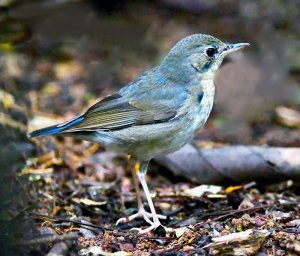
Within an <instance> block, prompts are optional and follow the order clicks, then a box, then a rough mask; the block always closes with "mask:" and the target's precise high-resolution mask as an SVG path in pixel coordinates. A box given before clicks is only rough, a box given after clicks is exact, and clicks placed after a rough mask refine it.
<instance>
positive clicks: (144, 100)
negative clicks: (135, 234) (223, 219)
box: [29, 34, 248, 232]
mask: <svg viewBox="0 0 300 256" xmlns="http://www.w3.org/2000/svg"><path fill="white" fill-rule="evenodd" d="M246 45H248V44H245V43H240V44H226V43H223V42H222V41H220V40H219V39H217V38H214V37H212V36H208V35H202V34H196V35H191V36H189V37H186V38H184V39H183V40H181V41H180V42H178V43H177V44H176V45H175V46H174V47H173V48H172V49H171V51H170V52H169V54H168V55H167V56H166V57H165V58H164V59H163V61H162V63H161V64H160V65H159V66H157V67H155V68H152V69H150V70H149V71H146V72H145V73H144V74H142V75H141V76H139V77H138V78H136V79H135V80H134V81H132V82H131V83H130V84H128V85H127V86H125V87H124V88H122V89H121V90H119V91H118V92H116V93H114V94H112V95H110V96H108V97H106V98H104V99H103V100H101V101H100V102H98V103H96V104H95V105H93V106H91V107H90V108H89V109H88V110H87V111H86V112H85V113H84V114H83V115H81V116H79V117H77V118H75V119H74V120H71V121H69V122H67V123H64V124H61V125H56V126H52V127H48V128H44V129H41V130H38V131H35V132H32V133H30V134H29V136H30V137H37V136H44V135H64V136H74V137H78V138H82V139H84V140H89V141H93V142H96V143H103V144H106V145H109V146H110V147H112V148H113V149H115V150H118V151H123V152H126V153H128V154H130V155H132V156H134V157H135V158H136V159H137V160H138V161H140V162H141V166H140V169H139V171H138V172H137V174H138V177H139V179H140V181H141V183H142V186H143V188H144V191H145V194H146V197H147V200H148V203H149V206H150V209H151V213H148V212H146V211H145V210H144V208H143V205H142V204H141V199H140V195H139V193H138V188H137V187H136V189H137V193H138V208H139V211H138V213H137V214H135V215H133V216H131V217H129V220H131V219H133V218H135V217H139V216H142V217H144V219H145V220H146V221H147V222H148V223H150V224H151V226H150V228H148V229H146V230H143V231H142V232H147V231H149V230H151V229H153V228H156V227H157V226H159V225H160V221H159V218H163V216H158V215H157V214H156V213H155V209H154V206H153V203H152V200H151V197H150V194H149V191H148V188H147V185H146V182H145V178H144V176H145V173H146V170H147V165H148V162H149V160H150V159H152V158H153V157H155V156H157V155H161V154H167V153H170V152H174V151H176V150H178V149H179V148H181V147H182V146H183V145H185V144H186V143H187V142H188V141H189V140H191V139H192V138H193V136H194V134H195V133H196V131H197V130H198V129H199V128H201V127H202V126H203V125H204V124H205V122H206V120H207V118H208V116H209V114H210V112H211V109H212V107H213V99H214V95H215V86H214V82H213V78H214V73H215V71H216V70H217V69H218V68H219V66H220V64H221V62H222V60H223V58H224V57H225V56H226V55H227V54H228V53H230V52H233V51H236V50H239V49H241V48H243V47H244V46H246ZM133 176H134V178H135V177H136V174H135V173H133ZM135 184H136V182H135ZM151 218H152V220H150V219H151ZM120 221H125V219H121V220H120Z"/></svg>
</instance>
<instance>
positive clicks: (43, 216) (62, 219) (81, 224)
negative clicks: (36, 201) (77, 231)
mask: <svg viewBox="0 0 300 256" xmlns="http://www.w3.org/2000/svg"><path fill="white" fill-rule="evenodd" d="M30 214H31V215H33V216H36V217H40V218H46V219H50V220H54V221H62V222H71V223H74V224H77V225H80V226H87V227H92V228H97V229H100V230H101V231H102V232H104V231H105V230H109V231H113V230H114V229H112V228H103V227H99V226H97V225H94V224H91V223H82V222H80V221H76V220H69V219H64V218H61V217H57V216H47V215H44V214H40V213H34V212H32V213H30Z"/></svg>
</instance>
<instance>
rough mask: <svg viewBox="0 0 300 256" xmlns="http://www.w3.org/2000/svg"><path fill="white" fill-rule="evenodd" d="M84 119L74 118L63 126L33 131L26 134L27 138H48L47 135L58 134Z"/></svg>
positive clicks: (80, 117) (81, 117)
mask: <svg viewBox="0 0 300 256" xmlns="http://www.w3.org/2000/svg"><path fill="white" fill-rule="evenodd" d="M83 119H84V117H83V116H79V117H77V118H75V119H74V120H72V121H70V122H67V123H64V124H59V125H53V126H49V127H46V128H43V129H39V130H36V131H33V132H31V133H29V134H28V137H29V138H34V137H39V136H48V135H55V134H58V133H60V132H62V131H64V130H66V129H67V128H70V127H71V126H73V125H75V124H78V123H80V122H81V121H82V120H83Z"/></svg>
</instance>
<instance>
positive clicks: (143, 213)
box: [116, 163, 167, 226]
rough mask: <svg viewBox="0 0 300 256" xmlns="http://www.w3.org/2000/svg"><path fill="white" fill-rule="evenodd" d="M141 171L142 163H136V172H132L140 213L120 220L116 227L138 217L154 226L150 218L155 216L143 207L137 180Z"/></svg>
mask: <svg viewBox="0 0 300 256" xmlns="http://www.w3.org/2000/svg"><path fill="white" fill-rule="evenodd" d="M139 170H140V163H136V165H135V170H133V169H132V171H131V172H132V177H133V181H134V187H135V191H136V197H137V203H138V212H137V213H135V214H133V215H131V216H128V217H123V218H120V219H119V220H118V221H117V222H116V225H118V224H119V223H124V222H128V221H131V220H134V219H135V218H138V217H143V218H144V220H145V221H146V222H148V223H149V224H150V225H151V226H152V225H153V224H154V222H153V221H151V220H150V219H149V218H153V214H152V213H150V212H147V211H146V210H145V208H144V206H143V203H142V197H141V192H140V188H139V184H138V180H137V173H139ZM157 217H158V218H161V219H166V218H167V217H166V216H164V215H157ZM153 219H154V218H153Z"/></svg>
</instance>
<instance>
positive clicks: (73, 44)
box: [0, 0, 300, 241]
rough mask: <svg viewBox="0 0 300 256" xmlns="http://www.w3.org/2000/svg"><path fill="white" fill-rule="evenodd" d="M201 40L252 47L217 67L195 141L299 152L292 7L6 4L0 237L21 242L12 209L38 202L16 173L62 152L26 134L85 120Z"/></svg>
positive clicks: (297, 12)
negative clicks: (88, 112)
mask: <svg viewBox="0 0 300 256" xmlns="http://www.w3.org/2000/svg"><path fill="white" fill-rule="evenodd" d="M194 33H204V34H209V35H213V36H215V37H218V38H220V39H221V40H223V41H225V42H232V43H237V42H248V43H250V44H251V47H249V48H246V49H245V50H244V51H241V52H239V53H236V54H234V55H232V56H230V58H229V59H227V60H226V61H225V63H224V64H223V66H222V68H221V69H220V71H219V72H218V75H217V78H216V86H217V95H216V103H215V106H214V109H213V113H212V116H211V118H210V119H209V121H208V123H207V125H206V126H205V128H204V129H203V130H201V131H200V132H199V134H197V136H196V140H195V141H196V142H199V143H203V141H204V142H210V141H213V142H217V143H230V144H237V143H239V144H259V145H261V144H267V145H276V146H299V144H300V136H299V127H300V121H299V120H300V114H299V113H300V112H299V111H300V40H299V38H300V2H299V1H297V0H272V1H270V0H253V1H246V0H240V1H237V0H227V1H221V0H210V1H206V0H185V1H183V0H155V1H142V0H136V1H134V0H131V1H129V0H122V1H121V0H120V1H118V0H111V1H97V0H85V1H84V0H81V1H80V0H74V1H72V0H49V1H46V0H45V1H42V0H39V1H30V0H26V1H25V0H23V1H22V0H0V129H1V133H0V145H1V148H0V153H1V157H0V175H1V180H0V197H2V198H0V201H1V208H2V210H3V209H4V211H2V214H1V217H2V219H4V222H3V223H4V224H3V232H2V231H1V233H2V234H1V236H2V241H3V239H12V237H14V238H15V237H22V235H23V234H19V233H18V234H17V235H16V234H13V235H12V232H11V230H14V227H12V226H11V223H10V224H7V220H8V219H10V218H11V216H12V215H14V214H12V212H13V211H14V210H12V211H11V212H10V214H8V213H7V211H6V210H7V209H8V208H9V207H10V209H17V208H18V209H20V207H21V208H22V209H25V208H26V207H29V208H30V207H31V201H30V196H29V197H28V196H27V195H26V193H29V189H30V188H28V186H27V185H24V182H23V181H22V180H21V179H22V177H19V176H18V175H17V173H19V172H20V170H23V171H24V166H27V165H28V161H29V160H28V159H29V158H30V157H32V156H36V155H40V154H42V153H45V152H47V151H49V150H53V149H56V148H57V147H58V146H57V142H54V141H53V140H51V139H42V140H40V142H35V143H33V142H32V141H29V140H28V139H27V138H26V133H27V131H28V130H33V129H37V128H41V127H44V126H47V125H52V124H56V123H58V122H61V121H65V120H68V119H70V118H72V117H74V116H75V115H78V114H80V113H81V112H82V111H83V110H84V109H85V108H86V107H88V106H90V105H91V104H93V103H94V102H95V101H96V100H98V99H101V98H102V97H104V96H105V95H107V94H109V93H112V92H113V91H115V90H117V89H118V88H120V87H122V86H124V85H126V84H127V83H128V82H130V81H131V80H133V79H134V78H135V77H136V76H138V75H139V74H141V73H143V72H144V71H145V70H147V69H149V68H151V67H153V66H155V65H158V64H159V63H160V61H161V60H162V58H163V57H164V56H165V55H166V54H167V52H168V51H169V50H170V48H171V47H172V46H173V45H174V44H175V43H176V42H177V41H178V40H180V39H182V38H183V37H186V36H188V35H191V34H194ZM72 145H73V144H71V146H70V148H72ZM64 150H65V149H64ZM69 150H71V149H69ZM79 151H80V150H79ZM26 164H27V165H26ZM24 197H26V199H24ZM21 199H22V200H21ZM26 209H27V208H26ZM14 216H18V217H20V218H21V217H22V214H20V213H19V212H18V214H15V215H14ZM14 224H15V225H17V226H18V227H20V225H29V226H30V224H28V222H27V223H25V224H24V222H17V221H14ZM31 228H32V227H31V226H30V228H29V229H28V230H29V232H31V231H32V232H34V231H33V230H31ZM30 230H31V231H30ZM14 231H15V232H17V229H15V230H14Z"/></svg>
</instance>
